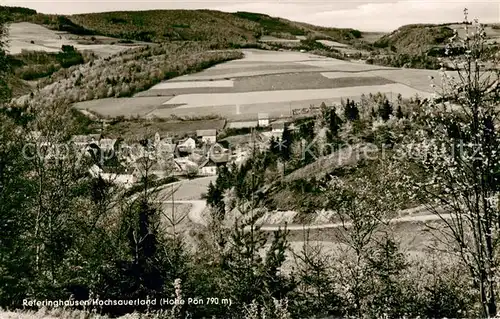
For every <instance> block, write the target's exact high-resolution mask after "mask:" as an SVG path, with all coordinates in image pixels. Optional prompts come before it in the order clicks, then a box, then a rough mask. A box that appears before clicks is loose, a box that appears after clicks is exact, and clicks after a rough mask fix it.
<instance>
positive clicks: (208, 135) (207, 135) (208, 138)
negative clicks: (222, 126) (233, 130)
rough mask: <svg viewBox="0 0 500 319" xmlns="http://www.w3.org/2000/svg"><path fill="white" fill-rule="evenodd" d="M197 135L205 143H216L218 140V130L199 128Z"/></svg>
mask: <svg viewBox="0 0 500 319" xmlns="http://www.w3.org/2000/svg"><path fill="white" fill-rule="evenodd" d="M196 136H197V137H198V138H199V139H201V140H202V141H203V143H207V144H214V143H215V142H217V130H214V129H212V130H197V131H196Z"/></svg>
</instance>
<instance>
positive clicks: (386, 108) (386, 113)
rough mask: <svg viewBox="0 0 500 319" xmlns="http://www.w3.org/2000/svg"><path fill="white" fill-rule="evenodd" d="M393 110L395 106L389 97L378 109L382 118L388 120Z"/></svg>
mask: <svg viewBox="0 0 500 319" xmlns="http://www.w3.org/2000/svg"><path fill="white" fill-rule="evenodd" d="M392 112H393V108H392V105H391V103H390V102H389V100H387V99H386V100H384V102H382V105H380V107H379V109H378V115H379V116H380V117H381V118H382V120H384V121H388V120H389V118H390V117H391V115H392Z"/></svg>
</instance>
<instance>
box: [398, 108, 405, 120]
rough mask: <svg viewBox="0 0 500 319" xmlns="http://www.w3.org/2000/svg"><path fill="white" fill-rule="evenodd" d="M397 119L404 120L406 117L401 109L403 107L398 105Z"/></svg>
mask: <svg viewBox="0 0 500 319" xmlns="http://www.w3.org/2000/svg"><path fill="white" fill-rule="evenodd" d="M396 117H397V118H398V119H402V118H403V117H404V114H403V110H402V109H401V105H398V109H397V110H396Z"/></svg>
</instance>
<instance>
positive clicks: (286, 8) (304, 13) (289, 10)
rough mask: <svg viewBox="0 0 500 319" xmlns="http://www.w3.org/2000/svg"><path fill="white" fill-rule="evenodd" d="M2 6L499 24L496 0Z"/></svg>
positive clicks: (105, 0) (42, 1)
mask: <svg viewBox="0 0 500 319" xmlns="http://www.w3.org/2000/svg"><path fill="white" fill-rule="evenodd" d="M0 5H7V6H22V7H28V8H32V9H35V10H37V11H39V12H43V13H57V14H75V13H88V12H102V11H124V10H147V9H214V10H221V11H227V12H235V11H250V12H259V13H265V14H269V15H272V16H279V17H283V18H287V19H290V20H295V21H301V22H307V23H311V24H315V25H320V26H327V27H343V28H355V29H359V30H362V31H392V30H394V29H397V28H398V27H400V26H402V25H405V24H410V23H443V22H457V21H462V19H463V9H464V8H465V7H467V8H468V9H469V19H470V20H472V19H473V18H478V19H479V20H480V22H483V23H495V22H496V23H499V22H500V0H479V1H474V0H472V1H471V0H453V1H452V0H372V1H366V0H351V1H349V0H343V1H341V0H328V1H326V0H323V1H317V0H309V1H307V0H294V1H291V0H268V1H263V0H260V1H250V0H247V1H243V0H226V1H221V0H219V1H210V0H198V1H186V0H157V1H151V0H146V1H139V0H136V1H131V0H87V1H82V0H52V1H46V0H0Z"/></svg>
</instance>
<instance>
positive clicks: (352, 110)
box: [344, 99, 359, 121]
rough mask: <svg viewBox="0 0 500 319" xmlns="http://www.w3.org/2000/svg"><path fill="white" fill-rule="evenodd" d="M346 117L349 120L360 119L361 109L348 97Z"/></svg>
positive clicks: (345, 110)
mask: <svg viewBox="0 0 500 319" xmlns="http://www.w3.org/2000/svg"><path fill="white" fill-rule="evenodd" d="M344 117H345V118H346V120H348V121H356V120H358V119H359V109H358V107H357V106H356V103H355V102H354V101H350V100H349V99H347V102H346V103H345V106H344Z"/></svg>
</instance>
